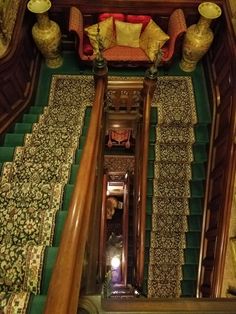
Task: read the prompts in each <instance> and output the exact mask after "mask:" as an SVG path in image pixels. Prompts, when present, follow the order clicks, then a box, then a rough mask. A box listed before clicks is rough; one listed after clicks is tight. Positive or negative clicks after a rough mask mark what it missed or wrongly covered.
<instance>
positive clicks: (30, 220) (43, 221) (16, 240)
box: [0, 101, 91, 313]
mask: <svg viewBox="0 0 236 314" xmlns="http://www.w3.org/2000/svg"><path fill="white" fill-rule="evenodd" d="M90 113H91V108H89V107H87V108H86V106H84V104H83V103H82V102H81V106H78V104H75V105H74V104H73V103H69V104H68V102H67V103H66V105H64V104H63V103H60V102H58V101H57V102H55V103H54V102H50V103H49V105H48V106H46V107H43V106H42V107H41V106H31V107H30V108H29V110H28V112H27V113H25V114H24V115H23V117H22V119H21V121H19V122H17V123H16V124H15V125H14V127H13V129H12V131H11V132H9V133H7V134H6V135H5V138H4V142H3V145H2V146H1V147H0V166H1V177H0V180H1V181H0V249H1V254H0V261H1V269H0V270H1V271H0V274H1V275H0V295H1V298H0V312H1V310H3V311H4V312H5V311H6V312H7V311H11V310H12V311H13V312H14V313H16V312H17V311H19V312H20V311H21V309H23V308H24V309H27V313H43V307H44V304H45V300H46V294H47V290H48V286H49V282H50V277H51V274H52V270H53V266H54V263H55V260H56V256H57V251H58V246H59V244H60V238H61V233H62V230H63V226H64V223H65V220H66V217H67V210H68V207H69V202H70V198H71V195H72V191H73V187H74V183H75V178H76V173H77V170H78V168H79V163H80V158H81V152H82V149H83V145H84V140H85V137H86V131H87V127H88V124H89V118H90ZM19 291H20V292H19Z"/></svg>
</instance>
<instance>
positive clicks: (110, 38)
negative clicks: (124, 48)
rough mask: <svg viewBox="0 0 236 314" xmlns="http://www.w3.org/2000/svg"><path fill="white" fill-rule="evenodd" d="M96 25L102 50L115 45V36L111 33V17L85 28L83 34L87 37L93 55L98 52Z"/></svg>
mask: <svg viewBox="0 0 236 314" xmlns="http://www.w3.org/2000/svg"><path fill="white" fill-rule="evenodd" d="M98 25H99V35H100V36H99V38H100V40H101V44H102V48H103V49H107V48H110V47H113V46H114V45H115V36H114V32H113V17H112V16H111V17H109V18H108V19H106V20H104V21H102V22H99V23H97V24H93V25H91V26H89V27H86V28H85V29H84V30H85V33H86V34H87V35H88V37H89V40H90V43H91V45H92V46H93V50H94V52H95V53H97V52H98V48H99V47H98V38H97V36H98Z"/></svg>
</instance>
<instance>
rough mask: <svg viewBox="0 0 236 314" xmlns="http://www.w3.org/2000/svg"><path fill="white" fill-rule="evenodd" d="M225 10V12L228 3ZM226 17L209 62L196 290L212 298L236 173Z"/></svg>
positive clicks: (235, 68)
mask: <svg viewBox="0 0 236 314" xmlns="http://www.w3.org/2000/svg"><path fill="white" fill-rule="evenodd" d="M222 9H223V11H225V9H226V8H225V4H224V5H222ZM224 19H225V20H224V21H222V23H221V25H220V27H219V28H218V29H217V33H216V34H215V38H220V37H222V38H223V40H221V42H220V44H219V43H217V42H215V44H213V45H212V48H211V51H210V53H209V55H208V63H207V65H208V66H207V70H208V71H207V73H208V75H209V79H210V80H209V81H210V86H209V88H208V90H209V91H211V93H209V95H211V94H212V100H211V102H212V106H213V110H212V111H213V125H212V136H211V143H210V147H209V150H210V154H209V158H210V160H209V166H208V175H207V182H206V193H205V194H206V196H205V204H204V215H205V216H204V220H203V222H204V224H203V228H202V230H203V231H202V242H201V252H200V263H199V278H198V293H197V296H198V297H213V298H218V297H220V296H221V295H222V291H221V290H222V286H223V280H224V268H225V261H226V252H227V246H228V245H229V226H230V220H231V211H232V209H231V206H232V198H233V185H234V180H235V174H236V145H235V135H236V133H235V132H236V131H235V130H236V64H235V58H236V50H235V38H234V36H233V30H231V29H230V27H229V25H230V23H229V21H227V19H228V17H227V15H225V16H224ZM223 55H224V57H223ZM223 60H224V61H223ZM225 60H227V61H225ZM224 293H225V291H224Z"/></svg>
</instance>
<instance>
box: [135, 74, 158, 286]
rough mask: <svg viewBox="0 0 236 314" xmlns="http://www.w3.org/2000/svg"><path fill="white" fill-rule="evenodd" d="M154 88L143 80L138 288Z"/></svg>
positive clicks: (138, 201)
mask: <svg viewBox="0 0 236 314" xmlns="http://www.w3.org/2000/svg"><path fill="white" fill-rule="evenodd" d="M155 87H156V79H148V78H145V80H144V90H143V96H144V105H143V119H142V127H141V134H140V135H141V141H140V146H139V152H138V154H139V155H138V156H136V158H137V161H136V162H137V163H138V164H139V165H140V167H139V169H138V178H137V179H138V194H137V206H138V208H137V210H138V216H137V227H136V230H137V234H136V238H137V259H136V284H137V286H138V287H141V286H142V283H143V272H144V250H145V228H146V197H147V168H148V147H149V129H150V112H151V102H152V97H153V94H154V91H155Z"/></svg>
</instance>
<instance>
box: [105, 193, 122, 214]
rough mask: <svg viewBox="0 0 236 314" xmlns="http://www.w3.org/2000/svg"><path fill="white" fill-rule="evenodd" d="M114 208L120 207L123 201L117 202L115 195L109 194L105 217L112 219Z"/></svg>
mask: <svg viewBox="0 0 236 314" xmlns="http://www.w3.org/2000/svg"><path fill="white" fill-rule="evenodd" d="M116 208H119V209H122V208H123V203H122V202H119V201H118V200H117V198H116V197H114V196H109V197H108V198H107V203H106V209H107V219H112V217H113V215H114V214H115V210H116Z"/></svg>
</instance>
